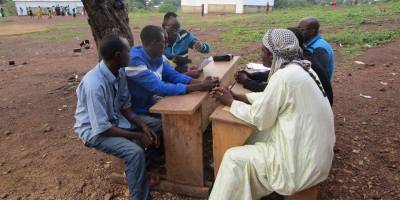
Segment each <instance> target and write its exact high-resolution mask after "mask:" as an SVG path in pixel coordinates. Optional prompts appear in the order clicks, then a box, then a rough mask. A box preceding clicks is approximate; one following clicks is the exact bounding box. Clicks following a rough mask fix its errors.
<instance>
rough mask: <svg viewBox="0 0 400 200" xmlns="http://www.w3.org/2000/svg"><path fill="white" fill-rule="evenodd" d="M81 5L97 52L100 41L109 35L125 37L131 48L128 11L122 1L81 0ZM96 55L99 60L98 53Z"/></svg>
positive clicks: (131, 39) (131, 40) (131, 37)
mask: <svg viewBox="0 0 400 200" xmlns="http://www.w3.org/2000/svg"><path fill="white" fill-rule="evenodd" d="M82 3H83V6H84V7H85V9H86V13H87V15H88V23H89V25H90V28H91V29H92V34H93V38H94V40H95V42H96V46H97V50H99V46H100V45H99V44H100V43H101V41H102V39H103V38H104V37H105V36H107V35H110V34H119V35H121V36H123V37H125V38H126V39H128V41H129V43H130V45H131V46H133V44H134V43H133V35H132V32H131V29H130V27H129V17H128V9H127V6H126V4H125V3H124V1H123V0H82ZM97 52H99V51H97ZM98 55H99V59H101V55H100V53H98Z"/></svg>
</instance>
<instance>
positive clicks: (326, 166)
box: [209, 29, 335, 200]
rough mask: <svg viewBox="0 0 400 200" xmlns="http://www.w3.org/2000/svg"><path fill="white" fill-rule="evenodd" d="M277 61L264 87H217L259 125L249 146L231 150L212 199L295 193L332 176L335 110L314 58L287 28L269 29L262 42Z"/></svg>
mask: <svg viewBox="0 0 400 200" xmlns="http://www.w3.org/2000/svg"><path fill="white" fill-rule="evenodd" d="M261 51H262V54H261V55H262V60H263V64H264V66H271V72H270V73H269V78H268V80H267V81H268V84H267V87H266V88H265V90H264V91H263V92H258V93H249V94H247V95H241V94H236V93H233V92H231V91H229V90H228V89H227V88H215V89H214V90H213V92H212V95H213V97H214V98H216V99H217V100H218V101H220V102H221V103H222V104H225V105H227V106H230V112H231V113H232V114H233V115H234V116H235V117H237V118H239V119H241V120H244V121H246V122H248V123H250V124H252V125H254V126H255V127H257V131H255V132H254V133H253V135H251V138H250V139H249V141H248V143H247V145H245V146H240V147H234V148H231V149H229V150H228V151H227V152H225V155H224V158H223V160H222V163H221V166H220V168H219V171H218V175H217V177H216V180H215V183H214V188H213V189H212V192H211V195H210V198H209V199H210V200H251V199H260V198H261V197H263V196H266V195H269V194H271V193H272V192H276V193H278V194H281V195H285V196H290V195H293V194H295V193H297V192H300V191H302V190H306V189H308V188H311V187H313V186H315V185H318V184H319V183H321V182H322V181H324V180H326V179H327V178H328V175H329V171H330V168H331V165H332V159H333V147H334V144H335V130H334V123H333V113H332V109H331V107H330V104H329V101H328V98H327V97H326V94H325V91H324V89H323V87H322V85H321V83H320V82H319V81H318V77H317V75H316V73H315V72H314V71H313V70H312V69H311V63H310V62H309V61H307V60H303V59H302V56H301V50H300V47H299V43H298V40H297V38H296V36H295V35H294V33H293V32H291V31H289V30H286V29H272V30H269V31H268V32H267V33H266V34H265V36H264V38H263V45H262V47H261Z"/></svg>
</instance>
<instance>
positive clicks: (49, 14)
mask: <svg viewBox="0 0 400 200" xmlns="http://www.w3.org/2000/svg"><path fill="white" fill-rule="evenodd" d="M47 14H48V16H49V19H51V18H52V17H53V14H52V11H51V8H47Z"/></svg>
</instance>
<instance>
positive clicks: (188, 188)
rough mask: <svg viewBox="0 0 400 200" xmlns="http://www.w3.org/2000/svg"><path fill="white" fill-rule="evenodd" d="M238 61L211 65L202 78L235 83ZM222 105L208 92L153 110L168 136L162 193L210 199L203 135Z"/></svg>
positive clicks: (173, 98) (168, 99) (162, 102)
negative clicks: (216, 110) (208, 197)
mask: <svg viewBox="0 0 400 200" xmlns="http://www.w3.org/2000/svg"><path fill="white" fill-rule="evenodd" d="M238 59H239V57H234V58H233V59H232V60H231V61H229V62H211V63H209V64H208V65H207V66H206V67H204V69H203V72H204V73H203V75H202V77H200V79H204V78H205V77H206V76H217V77H219V78H220V82H221V85H222V86H228V85H230V84H232V83H233V81H234V75H235V73H236V71H237V67H236V66H235V64H236V62H237V61H238ZM218 105H219V104H218V103H217V102H216V101H215V100H213V99H211V98H210V97H209V93H208V92H196V93H190V94H186V95H182V96H171V97H165V98H163V99H161V100H160V101H159V102H157V103H156V104H155V105H154V106H153V107H151V108H150V112H152V113H159V114H161V116H162V125H163V134H164V144H165V145H164V146H165V160H166V180H162V181H161V184H160V185H159V188H158V189H159V190H165V191H170V192H174V193H180V194H184V195H188V196H193V197H207V195H208V189H209V188H208V187H207V186H206V185H205V181H204V164H203V133H204V131H205V129H206V128H207V126H208V124H209V116H210V115H211V113H212V112H213V111H214V110H215V108H216V107H217V106H218Z"/></svg>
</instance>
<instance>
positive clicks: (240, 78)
mask: <svg viewBox="0 0 400 200" xmlns="http://www.w3.org/2000/svg"><path fill="white" fill-rule="evenodd" d="M248 78H249V77H248V76H247V73H246V72H245V71H239V72H238V73H237V74H236V76H235V79H236V81H237V82H238V83H240V84H244V82H245V81H246V79H248Z"/></svg>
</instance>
